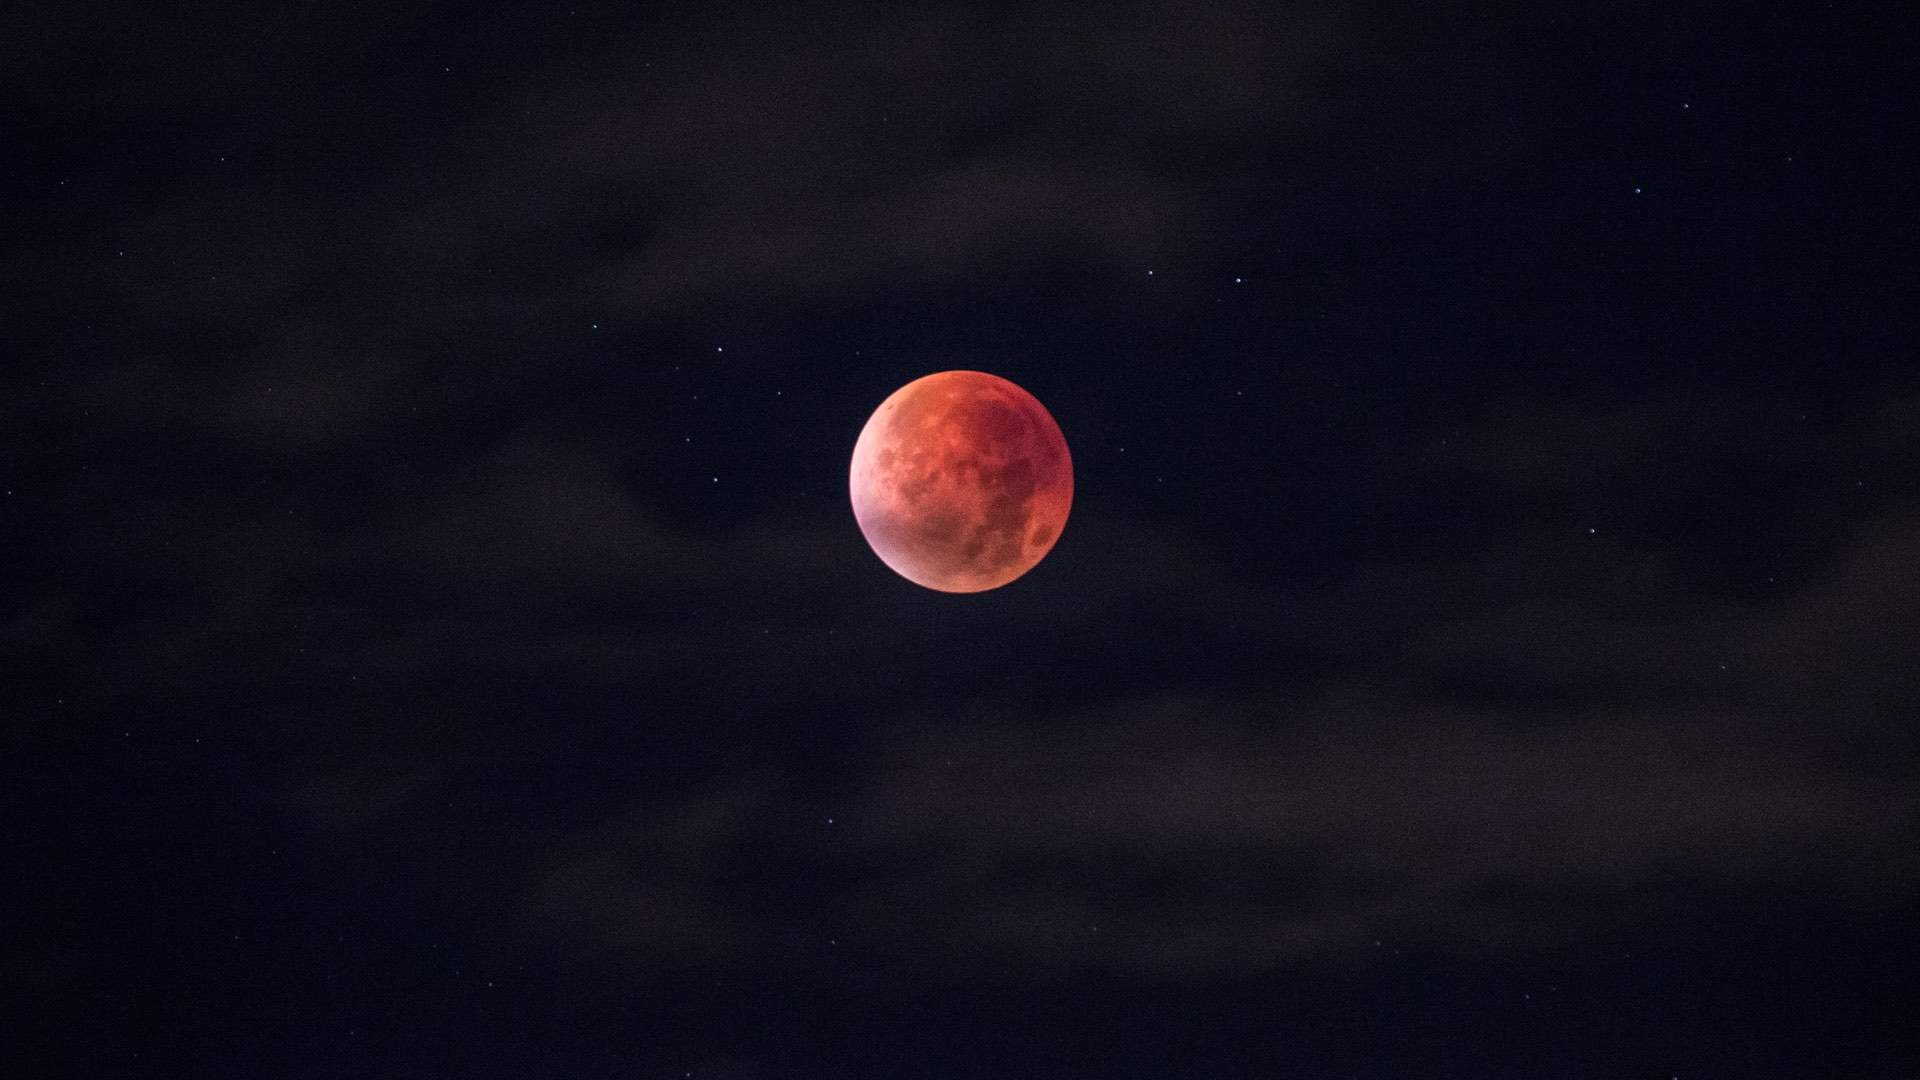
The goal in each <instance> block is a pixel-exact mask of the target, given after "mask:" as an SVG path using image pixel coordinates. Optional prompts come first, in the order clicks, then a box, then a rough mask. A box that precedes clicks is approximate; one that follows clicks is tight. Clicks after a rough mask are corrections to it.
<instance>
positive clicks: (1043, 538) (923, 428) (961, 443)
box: [848, 371, 1073, 593]
mask: <svg viewBox="0 0 1920 1080" xmlns="http://www.w3.org/2000/svg"><path fill="white" fill-rule="evenodd" d="M848 490H849V492H850V493H851V494H852V497H853V516H854V519H855V520H856V521H858V522H859V523H860V532H861V533H862V534H863V535H864V536H865V537H866V538H867V544H868V545H869V546H870V547H872V548H873V553H874V554H875V555H878V556H880V561H881V562H884V563H886V564H887V566H889V567H891V568H892V569H893V571H894V572H895V573H897V574H899V575H900V576H901V577H903V578H906V579H907V580H908V581H911V582H913V583H914V584H916V585H924V586H925V587H927V588H929V589H937V590H939V591H940V592H949V593H973V592H984V591H986V590H988V589H997V588H999V587H1000V586H1002V585H1005V584H1007V583H1008V582H1010V581H1013V580H1014V579H1015V578H1018V577H1020V576H1021V575H1022V574H1025V573H1026V572H1027V571H1029V570H1031V569H1033V568H1034V566H1035V565H1036V564H1038V563H1039V562H1040V560H1041V559H1043V558H1045V557H1046V555H1047V552H1049V551H1051V550H1053V545H1054V543H1055V541H1057V540H1059V539H1060V530H1061V529H1062V528H1064V527H1065V526H1066V524H1067V512H1068V511H1069V510H1071V509H1072V507H1073V459H1072V457H1071V456H1070V455H1069V454H1068V453H1067V440H1066V436H1064V435H1062V434H1060V425H1058V424H1056V423H1054V421H1053V416H1052V415H1051V414H1049V413H1048V412H1047V409H1046V406H1044V405H1042V404H1040V402H1039V400H1038V399H1036V398H1035V397H1034V396H1033V395H1032V394H1029V393H1027V392H1026V391H1025V390H1023V389H1021V388H1020V387H1019V386H1017V385H1015V384H1014V383H1012V382H1009V381H1008V380H1006V379H1003V378H1001V377H999V376H998V375H989V374H987V373H986V372H984V371H941V372H937V373H935V374H932V375H927V376H925V377H923V378H919V379H915V380H914V381H912V382H910V383H908V384H907V385H905V386H903V387H901V388H900V389H898V390H895V391H894V392H893V394H892V395H891V396H889V397H888V398H887V400H885V401H883V402H881V403H880V407H879V408H878V409H875V410H874V412H873V415H872V416H870V417H868V418H867V424H866V427H864V428H862V429H860V438H859V440H858V441H857V442H855V443H854V447H853V464H852V467H851V468H850V469H849V470H848Z"/></svg>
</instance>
